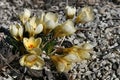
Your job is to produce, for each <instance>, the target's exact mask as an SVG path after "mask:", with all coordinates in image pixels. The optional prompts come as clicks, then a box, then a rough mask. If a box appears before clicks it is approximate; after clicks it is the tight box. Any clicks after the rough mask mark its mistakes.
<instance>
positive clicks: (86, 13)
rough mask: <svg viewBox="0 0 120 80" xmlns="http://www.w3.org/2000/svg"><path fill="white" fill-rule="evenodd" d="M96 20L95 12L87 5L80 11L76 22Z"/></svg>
mask: <svg viewBox="0 0 120 80" xmlns="http://www.w3.org/2000/svg"><path fill="white" fill-rule="evenodd" d="M93 20H94V13H93V10H92V8H91V7H88V6H85V7H83V8H82V10H81V11H80V12H79V14H78V16H77V18H76V22H77V23H78V22H81V23H86V22H90V21H93Z"/></svg>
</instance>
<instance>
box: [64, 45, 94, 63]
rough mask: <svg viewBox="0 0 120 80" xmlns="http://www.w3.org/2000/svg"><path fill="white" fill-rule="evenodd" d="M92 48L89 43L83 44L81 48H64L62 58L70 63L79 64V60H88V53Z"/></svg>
mask: <svg viewBox="0 0 120 80" xmlns="http://www.w3.org/2000/svg"><path fill="white" fill-rule="evenodd" d="M92 48H93V46H92V45H91V44H89V43H84V44H82V45H81V46H73V47H70V48H65V49H64V50H63V53H64V55H65V56H64V58H65V59H67V60H69V61H72V62H79V61H81V60H85V59H90V53H89V52H91V51H92Z"/></svg>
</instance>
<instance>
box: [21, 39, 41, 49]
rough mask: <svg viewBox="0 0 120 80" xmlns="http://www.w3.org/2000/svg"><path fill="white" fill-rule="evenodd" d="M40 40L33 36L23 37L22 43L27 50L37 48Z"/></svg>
mask: <svg viewBox="0 0 120 80" xmlns="http://www.w3.org/2000/svg"><path fill="white" fill-rule="evenodd" d="M41 42H42V39H41V38H36V39H35V38H34V37H30V38H23V44H24V46H25V48H26V49H27V50H28V51H29V50H33V49H34V48H39V46H40V44H41Z"/></svg>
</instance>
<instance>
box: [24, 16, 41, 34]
mask: <svg viewBox="0 0 120 80" xmlns="http://www.w3.org/2000/svg"><path fill="white" fill-rule="evenodd" d="M25 29H26V31H28V33H29V34H30V36H34V35H35V34H39V33H41V32H42V30H43V25H42V24H41V23H39V24H38V23H36V17H35V16H33V17H32V18H31V19H30V21H29V22H27V23H26V25H25Z"/></svg>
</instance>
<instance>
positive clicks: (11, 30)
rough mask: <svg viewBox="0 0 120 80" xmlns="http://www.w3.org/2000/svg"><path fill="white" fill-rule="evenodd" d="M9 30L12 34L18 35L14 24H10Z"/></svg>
mask: <svg viewBox="0 0 120 80" xmlns="http://www.w3.org/2000/svg"><path fill="white" fill-rule="evenodd" d="M10 32H11V34H12V35H13V36H17V35H18V28H17V27H16V25H11V26H10Z"/></svg>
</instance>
